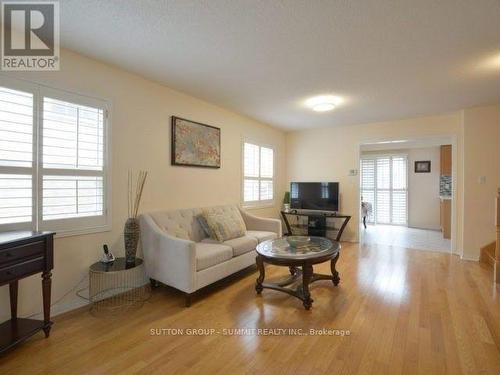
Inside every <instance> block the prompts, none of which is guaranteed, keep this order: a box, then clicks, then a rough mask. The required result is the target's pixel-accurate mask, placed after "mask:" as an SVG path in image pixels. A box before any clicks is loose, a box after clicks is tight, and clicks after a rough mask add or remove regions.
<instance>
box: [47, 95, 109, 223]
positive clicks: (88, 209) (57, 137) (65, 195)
mask: <svg viewBox="0 0 500 375" xmlns="http://www.w3.org/2000/svg"><path fill="white" fill-rule="evenodd" d="M42 134H43V137H42V138H43V141H42V143H43V147H42V150H43V153H42V160H43V169H42V174H43V177H42V180H43V182H42V206H43V211H42V220H44V221H46V220H55V219H68V218H75V217H86V216H102V215H103V211H104V183H103V160H104V109H102V108H93V107H89V106H83V105H78V104H74V103H70V102H65V101H62V100H57V99H52V98H50V97H44V98H43V125H42Z"/></svg>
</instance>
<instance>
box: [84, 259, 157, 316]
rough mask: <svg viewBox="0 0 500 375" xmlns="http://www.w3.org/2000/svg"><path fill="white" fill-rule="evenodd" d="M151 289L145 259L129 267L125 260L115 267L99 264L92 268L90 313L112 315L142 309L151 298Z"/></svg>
mask: <svg viewBox="0 0 500 375" xmlns="http://www.w3.org/2000/svg"><path fill="white" fill-rule="evenodd" d="M150 294H151V288H150V286H149V280H148V278H147V277H146V274H145V272H144V263H143V261H142V259H140V258H136V260H135V264H132V265H130V264H127V263H126V262H125V258H116V260H115V261H114V262H112V263H101V262H97V263H94V264H92V265H91V266H90V268H89V299H90V303H91V304H92V307H91V310H90V311H91V313H93V314H97V313H100V312H103V313H107V314H110V313H111V314H113V313H116V312H124V311H127V310H129V309H131V308H140V307H141V306H142V305H143V304H144V302H145V301H146V300H147V299H148V298H149V296H150Z"/></svg>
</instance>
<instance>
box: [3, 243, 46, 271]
mask: <svg viewBox="0 0 500 375" xmlns="http://www.w3.org/2000/svg"><path fill="white" fill-rule="evenodd" d="M44 251H45V243H44V242H43V241H38V242H34V243H29V244H25V245H19V246H16V247H11V248H9V249H4V250H0V267H2V265H3V264H6V263H11V262H14V261H21V259H23V258H35V257H41V256H43V254H44Z"/></svg>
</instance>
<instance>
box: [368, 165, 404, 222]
mask: <svg viewBox="0 0 500 375" xmlns="http://www.w3.org/2000/svg"><path fill="white" fill-rule="evenodd" d="M360 169H361V196H362V200H363V201H364V202H369V203H371V204H372V208H373V211H372V212H371V213H370V215H369V217H368V218H367V219H368V222H370V223H379V224H399V225H406V224H407V197H408V192H407V160H406V156H404V155H393V156H373V157H366V158H363V159H362V160H361V168H360Z"/></svg>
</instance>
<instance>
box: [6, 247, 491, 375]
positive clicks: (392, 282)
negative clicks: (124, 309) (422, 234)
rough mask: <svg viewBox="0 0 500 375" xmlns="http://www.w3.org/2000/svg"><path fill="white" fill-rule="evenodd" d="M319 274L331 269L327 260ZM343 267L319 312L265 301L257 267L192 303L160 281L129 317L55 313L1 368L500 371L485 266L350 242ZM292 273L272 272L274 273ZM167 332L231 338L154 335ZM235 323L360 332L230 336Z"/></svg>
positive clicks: (315, 290) (321, 288) (318, 289)
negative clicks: (258, 290) (47, 331)
mask: <svg viewBox="0 0 500 375" xmlns="http://www.w3.org/2000/svg"><path fill="white" fill-rule="evenodd" d="M315 269H316V268H315ZM317 269H319V270H320V271H321V272H325V273H326V272H328V270H329V263H325V264H322V265H320V266H319V267H318V268H317ZM337 269H338V270H339V272H340V276H341V282H340V285H339V287H337V288H335V287H333V286H332V283H331V282H329V281H319V282H317V283H315V284H313V285H312V287H311V293H312V298H313V299H314V303H313V307H312V309H311V310H310V311H306V310H304V309H303V307H302V303H301V301H299V300H298V299H296V298H293V297H291V296H288V295H285V294H282V293H279V292H275V291H270V290H264V291H263V293H262V295H261V296H257V295H256V294H255V291H254V282H255V278H256V276H257V274H256V273H255V271H254V270H253V271H250V272H246V273H244V274H243V275H240V276H239V277H238V278H235V279H233V280H231V281H230V282H225V283H223V284H224V285H219V286H217V287H215V288H211V289H210V290H208V291H206V292H205V293H203V294H202V296H200V297H197V298H195V299H194V303H193V305H192V307H191V308H184V307H183V302H184V301H183V298H182V295H181V294H180V293H178V292H176V291H173V290H170V289H167V288H164V287H160V288H158V289H155V290H154V292H153V296H152V298H151V299H150V300H149V301H148V302H147V303H146V304H145V305H144V306H143V307H142V308H141V309H139V310H136V311H133V312H129V313H127V314H123V315H119V316H114V317H109V318H95V317H93V316H92V315H90V314H89V313H88V312H87V311H77V312H73V313H70V314H66V315H65V316H61V317H56V318H55V324H54V326H53V329H52V332H51V336H50V338H49V339H44V338H43V335H41V334H40V335H37V336H35V337H34V338H32V339H30V340H29V341H27V342H26V343H25V344H24V345H21V346H20V347H18V348H17V349H16V350H14V351H12V352H10V353H7V354H6V355H4V356H3V357H0V373H1V374H2V375H8V374H16V375H19V374H30V375H32V374H81V373H90V374H116V373H130V374H132V373H144V374H178V373H193V374H194V373H204V374H212V373H217V374H240V373H260V374H275V373H281V374H288V373H298V374H308V373H311V374H318V373H330V374H332V373H333V374H356V373H370V374H371V373H380V374H413V373H415V374H416V373H420V374H424V373H425V374H444V373H449V374H460V373H465V374H479V373H482V374H499V373H500V352H499V349H500V299H499V291H498V290H496V289H495V285H494V284H493V282H492V280H491V271H490V270H489V269H487V267H485V266H483V265H481V264H480V263H477V262H466V261H461V260H459V259H458V258H457V257H455V256H452V255H447V254H442V253H435V252H425V251H416V250H407V249H404V248H398V247H390V246H387V245H370V246H366V245H358V244H344V247H343V250H342V254H341V257H340V260H339V262H338V264H337ZM286 272H288V269H285V268H278V267H273V266H269V267H268V268H267V274H268V275H270V276H271V277H277V276H279V275H282V274H285V273H286ZM163 328H165V329H173V328H176V329H189V328H206V329H216V330H219V331H220V332H221V333H220V334H214V335H208V336H187V335H173V334H171V335H151V329H163ZM231 328H274V329H276V328H299V329H303V332H309V329H311V328H313V329H323V328H330V329H333V328H334V329H338V330H348V331H350V335H344V336H324V335H316V336H310V335H308V336H256V335H243V336H224V335H223V334H222V333H223V330H224V329H231ZM171 333H172V332H171Z"/></svg>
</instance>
